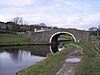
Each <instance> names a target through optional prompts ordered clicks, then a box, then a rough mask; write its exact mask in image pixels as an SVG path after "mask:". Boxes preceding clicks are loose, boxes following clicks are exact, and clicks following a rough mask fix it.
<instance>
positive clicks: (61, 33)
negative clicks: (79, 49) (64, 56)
mask: <svg viewBox="0 0 100 75" xmlns="http://www.w3.org/2000/svg"><path fill="white" fill-rule="evenodd" d="M63 34H68V35H71V36H72V37H73V39H74V42H76V38H75V36H74V35H73V34H72V33H69V32H56V33H54V34H53V35H52V36H51V37H50V43H52V41H53V40H54V39H56V40H57V39H58V37H59V36H60V35H63Z"/></svg>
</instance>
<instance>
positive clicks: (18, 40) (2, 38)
mask: <svg viewBox="0 0 100 75" xmlns="http://www.w3.org/2000/svg"><path fill="white" fill-rule="evenodd" d="M30 40H31V39H30V38H29V37H22V36H18V35H13V34H0V45H11V44H27V43H28V44H29V43H31V42H30Z"/></svg>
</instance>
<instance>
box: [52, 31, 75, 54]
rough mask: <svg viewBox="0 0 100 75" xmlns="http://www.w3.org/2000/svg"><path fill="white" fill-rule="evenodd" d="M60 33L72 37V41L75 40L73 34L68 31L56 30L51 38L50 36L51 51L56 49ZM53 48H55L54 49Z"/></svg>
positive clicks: (53, 51)
mask: <svg viewBox="0 0 100 75" xmlns="http://www.w3.org/2000/svg"><path fill="white" fill-rule="evenodd" d="M61 35H69V36H71V37H72V38H73V41H74V42H76V38H75V36H74V35H73V34H71V33H69V32H56V33H54V34H53V35H52V36H51V38H50V43H51V46H50V50H51V52H52V53H56V52H57V51H59V50H58V44H59V42H58V38H59V37H60V36H61ZM54 48H55V49H54Z"/></svg>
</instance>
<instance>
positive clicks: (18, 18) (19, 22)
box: [12, 16, 23, 25]
mask: <svg viewBox="0 0 100 75" xmlns="http://www.w3.org/2000/svg"><path fill="white" fill-rule="evenodd" d="M12 22H14V23H15V24H20V25H22V24H23V18H22V17H18V16H17V17H15V18H13V19H12Z"/></svg>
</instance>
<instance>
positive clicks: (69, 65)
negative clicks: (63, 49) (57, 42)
mask: <svg viewBox="0 0 100 75" xmlns="http://www.w3.org/2000/svg"><path fill="white" fill-rule="evenodd" d="M71 45H73V46H75V47H76V48H75V50H74V51H73V52H71V53H69V55H68V58H67V59H66V60H65V63H64V65H63V66H62V68H61V69H60V70H59V71H58V72H57V73H56V75H74V74H75V70H76V67H77V64H78V63H79V62H80V61H81V59H82V56H83V52H82V48H81V47H80V46H78V45H75V44H72V43H71Z"/></svg>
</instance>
